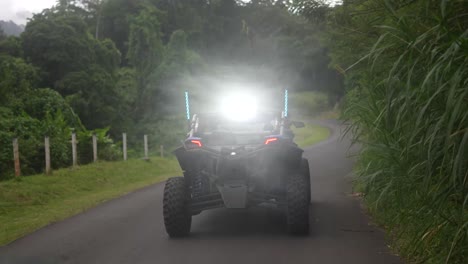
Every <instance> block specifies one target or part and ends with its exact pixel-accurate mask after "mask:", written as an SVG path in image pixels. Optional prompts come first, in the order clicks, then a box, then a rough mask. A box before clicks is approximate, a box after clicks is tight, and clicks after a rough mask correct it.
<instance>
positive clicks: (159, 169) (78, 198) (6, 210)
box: [0, 158, 181, 246]
mask: <svg viewBox="0 0 468 264" xmlns="http://www.w3.org/2000/svg"><path fill="white" fill-rule="evenodd" d="M180 174H181V172H180V169H179V165H178V163H177V161H176V160H174V159H161V158H152V159H151V161H149V162H147V161H143V160H129V161H126V162H99V163H97V164H91V165H86V166H82V167H79V168H76V169H62V170H57V171H55V172H54V174H53V175H52V176H45V175H35V176H30V177H23V178H21V179H18V180H10V181H6V182H0V223H1V225H0V246H1V245H5V244H7V243H9V242H11V241H13V240H15V239H17V238H19V237H21V236H24V235H25V234H28V233H31V232H33V231H35V230H37V229H39V228H41V227H43V226H46V225H48V224H50V223H53V222H56V221H60V220H63V219H65V218H67V217H70V216H72V215H75V214H78V213H80V212H83V211H84V210H86V209H89V208H91V207H94V206H96V205H97V204H99V203H102V202H104V201H106V200H109V199H112V198H115V197H118V196H121V195H123V194H125V193H129V192H131V191H134V190H136V189H139V188H141V187H144V186H147V185H150V184H153V183H157V182H160V181H163V180H165V179H167V178H168V177H170V176H174V175H180Z"/></svg>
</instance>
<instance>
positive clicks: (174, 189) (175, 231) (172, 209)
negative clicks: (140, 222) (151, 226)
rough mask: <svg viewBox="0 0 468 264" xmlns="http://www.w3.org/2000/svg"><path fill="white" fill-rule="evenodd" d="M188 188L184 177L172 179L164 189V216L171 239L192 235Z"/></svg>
mask: <svg viewBox="0 0 468 264" xmlns="http://www.w3.org/2000/svg"><path fill="white" fill-rule="evenodd" d="M187 190H188V188H187V186H186V184H185V179H184V177H174V178H170V179H169V180H167V182H166V186H165V188H164V199H163V215H164V225H165V226H166V232H167V234H168V235H169V236H170V237H184V236H187V235H188V234H189V233H190V226H191V225H192V215H191V214H190V212H189V210H188V192H187Z"/></svg>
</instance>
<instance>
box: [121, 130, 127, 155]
mask: <svg viewBox="0 0 468 264" xmlns="http://www.w3.org/2000/svg"><path fill="white" fill-rule="evenodd" d="M122 138H123V159H124V160H127V133H123V134H122Z"/></svg>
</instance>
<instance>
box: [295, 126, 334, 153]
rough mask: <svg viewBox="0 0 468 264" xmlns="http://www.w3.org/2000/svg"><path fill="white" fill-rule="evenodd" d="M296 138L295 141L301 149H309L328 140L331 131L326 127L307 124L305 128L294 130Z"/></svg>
mask: <svg viewBox="0 0 468 264" xmlns="http://www.w3.org/2000/svg"><path fill="white" fill-rule="evenodd" d="M293 131H294V134H295V135H296V137H295V138H294V141H295V142H296V143H297V145H299V147H301V148H303V147H307V146H311V145H313V144H316V143H318V142H320V141H323V140H325V139H327V138H328V137H329V136H330V130H329V129H328V128H326V127H322V126H318V125H312V124H306V127H304V128H293Z"/></svg>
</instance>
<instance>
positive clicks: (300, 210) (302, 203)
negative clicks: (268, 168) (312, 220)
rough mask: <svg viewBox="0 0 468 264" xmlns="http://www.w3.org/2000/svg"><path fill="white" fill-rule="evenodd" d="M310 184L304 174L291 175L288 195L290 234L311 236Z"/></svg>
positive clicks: (287, 211)
mask: <svg viewBox="0 0 468 264" xmlns="http://www.w3.org/2000/svg"><path fill="white" fill-rule="evenodd" d="M309 193H310V184H309V185H308V183H307V180H306V178H305V177H304V176H303V175H302V173H296V174H294V175H291V176H290V177H289V179H288V186H287V193H286V196H287V197H286V202H287V208H286V218H287V226H288V232H289V233H290V234H292V235H307V234H309V204H310V194H309Z"/></svg>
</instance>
